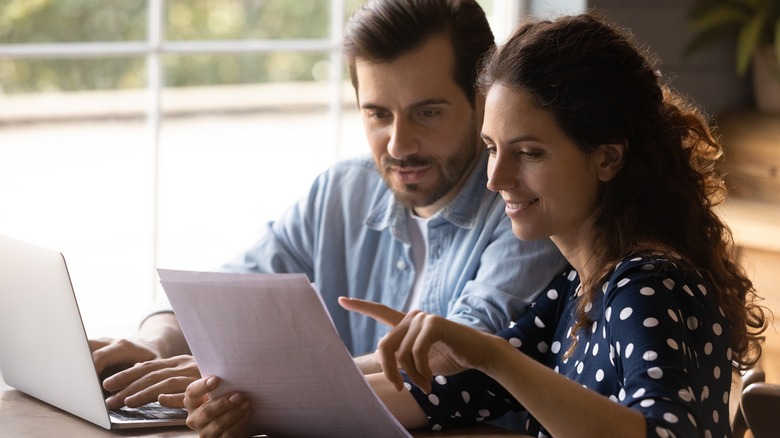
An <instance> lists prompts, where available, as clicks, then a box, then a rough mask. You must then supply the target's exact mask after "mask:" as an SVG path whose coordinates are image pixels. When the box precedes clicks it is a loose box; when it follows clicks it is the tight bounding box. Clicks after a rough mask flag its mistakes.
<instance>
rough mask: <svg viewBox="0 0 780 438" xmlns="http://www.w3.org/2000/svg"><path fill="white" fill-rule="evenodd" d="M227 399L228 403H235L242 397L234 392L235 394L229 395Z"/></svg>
mask: <svg viewBox="0 0 780 438" xmlns="http://www.w3.org/2000/svg"><path fill="white" fill-rule="evenodd" d="M228 400H230V403H233V404H236V403H238V402H240V401H242V400H243V398H242V397H241V394H238V393H236V394H233V395H231V396H230V398H229V399H228Z"/></svg>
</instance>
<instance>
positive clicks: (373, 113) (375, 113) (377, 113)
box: [368, 111, 388, 119]
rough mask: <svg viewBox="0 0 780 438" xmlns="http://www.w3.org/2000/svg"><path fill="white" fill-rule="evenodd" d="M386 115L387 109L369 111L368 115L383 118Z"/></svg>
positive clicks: (373, 117)
mask: <svg viewBox="0 0 780 438" xmlns="http://www.w3.org/2000/svg"><path fill="white" fill-rule="evenodd" d="M387 116H388V113H387V111H370V112H369V113H368V117H370V118H372V119H384V118H386V117H387Z"/></svg>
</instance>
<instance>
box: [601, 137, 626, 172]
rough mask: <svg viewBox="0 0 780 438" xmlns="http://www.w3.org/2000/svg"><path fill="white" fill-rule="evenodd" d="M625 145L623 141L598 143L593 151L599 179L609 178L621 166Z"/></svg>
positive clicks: (623, 159)
mask: <svg viewBox="0 0 780 438" xmlns="http://www.w3.org/2000/svg"><path fill="white" fill-rule="evenodd" d="M626 147H627V146H626V144H625V143H607V144H602V145H600V146H599V148H598V149H597V150H596V152H594V153H593V158H594V164H595V167H596V173H597V175H598V177H599V181H609V180H611V179H612V178H614V177H615V175H617V173H618V171H620V169H622V168H623V162H624V161H625V156H626Z"/></svg>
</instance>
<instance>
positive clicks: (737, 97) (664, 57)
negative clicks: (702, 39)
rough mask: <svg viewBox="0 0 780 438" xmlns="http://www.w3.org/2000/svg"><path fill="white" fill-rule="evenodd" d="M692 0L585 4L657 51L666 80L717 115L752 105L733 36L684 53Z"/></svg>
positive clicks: (602, 0)
mask: <svg viewBox="0 0 780 438" xmlns="http://www.w3.org/2000/svg"><path fill="white" fill-rule="evenodd" d="M693 2H694V0H588V7H589V8H590V9H591V10H593V11H595V12H598V13H600V14H602V15H604V16H606V17H607V18H609V19H610V20H611V21H613V22H615V23H617V24H618V25H620V26H623V27H626V28H629V29H630V30H631V31H632V33H633V34H634V36H635V38H636V39H637V40H638V41H639V42H640V43H642V44H646V45H647V46H648V47H649V49H650V50H651V51H653V52H655V53H657V54H658V55H660V57H661V61H662V62H661V64H660V69H661V72H662V74H663V75H664V76H665V78H666V79H667V80H670V84H671V85H672V86H673V87H674V88H675V89H677V90H678V91H680V92H682V93H683V94H687V95H688V96H689V97H690V98H692V99H693V100H694V101H695V102H696V103H697V104H698V105H699V106H700V107H702V108H703V109H704V110H705V111H706V112H707V113H708V114H709V115H711V116H713V117H717V115H718V114H721V113H723V112H725V111H728V110H731V109H735V108H745V107H752V105H753V97H752V94H751V89H750V87H751V82H750V80H749V74H748V75H746V76H745V77H738V76H737V74H736V67H735V60H734V42H733V41H723V42H722V43H719V44H717V45H713V46H708V47H706V48H703V49H702V50H701V51H698V52H696V53H693V54H691V55H690V56H684V55H683V50H684V48H685V46H686V44H687V43H688V41H689V37H690V31H689V29H688V23H687V21H686V17H687V13H688V9H689V8H690V6H691V5H692V4H693Z"/></svg>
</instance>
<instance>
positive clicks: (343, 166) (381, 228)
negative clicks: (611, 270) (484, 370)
mask: <svg viewBox="0 0 780 438" xmlns="http://www.w3.org/2000/svg"><path fill="white" fill-rule="evenodd" d="M486 169H487V154H483V155H482V157H481V159H480V161H479V163H478V165H477V166H476V167H475V170H474V171H473V172H472V174H471V175H470V176H469V178H468V180H467V181H466V183H465V184H464V186H463V188H462V189H461V191H460V193H459V194H458V195H457V196H456V197H455V198H454V199H453V200H452V202H450V204H449V205H447V206H446V207H445V208H444V209H443V211H441V212H440V214H438V215H437V216H436V217H435V218H433V219H432V220H430V221H429V222H428V253H427V258H428V260H427V261H428V264H427V267H426V272H425V276H424V280H423V281H424V284H423V293H422V296H421V299H420V304H419V307H420V309H421V310H423V311H426V312H429V313H435V314H439V315H446V316H447V317H448V318H450V319H453V320H455V321H458V322H461V323H464V324H467V325H470V326H472V327H476V328H479V329H482V330H486V331H490V332H496V331H498V330H500V329H503V328H505V327H507V326H508V325H509V322H510V321H513V320H515V319H516V318H517V317H518V316H519V315H520V314H521V313H522V312H523V311H524V310H525V309H526V307H527V306H528V305H529V304H530V303H531V302H532V301H533V299H534V297H535V296H536V295H537V293H539V292H541V290H542V289H543V288H544V287H545V286H547V284H549V283H550V281H551V280H552V278H553V277H554V276H555V275H556V274H558V273H560V272H561V270H562V269H563V268H564V266H566V262H565V259H564V258H563V256H562V255H561V254H560V253H559V252H558V250H557V248H556V247H555V246H554V245H553V244H552V242H551V241H550V240H549V239H544V240H538V241H528V242H521V241H520V240H518V239H517V238H516V237H515V236H514V234H513V233H512V227H511V223H510V221H509V218H508V217H507V216H506V215H505V214H504V206H505V204H504V201H503V200H502V199H501V197H500V196H499V195H498V194H496V193H493V192H491V191H489V190H487V188H486V183H487V170H486ZM410 220H411V219H410V217H409V214H408V212H407V209H406V208H405V207H403V206H402V205H401V204H400V203H398V202H396V200H395V197H394V196H393V193H392V191H390V189H389V188H388V187H387V185H386V184H385V182H384V180H383V179H382V177H381V176H380V174H379V173H378V172H377V170H376V168H375V167H374V162H373V160H372V159H371V158H370V157H365V158H360V159H353V160H348V161H343V162H341V163H338V164H336V165H334V166H333V167H331V168H330V169H329V170H327V171H326V172H324V173H323V174H321V175H320V176H319V177H318V178H317V179H316V180H315V181H314V184H313V185H312V187H311V190H310V191H309V193H308V195H307V196H305V197H304V198H302V199H300V200H299V201H298V202H297V203H296V204H295V205H293V206H292V207H291V208H290V209H289V210H287V211H286V212H285V213H284V215H283V216H282V217H281V218H280V219H279V220H277V221H273V222H270V223H268V225H267V229H266V230H265V232H264V233H263V234H262V237H261V238H260V240H259V241H257V242H256V243H255V244H254V245H253V246H252V247H250V248H249V249H248V250H247V251H246V252H245V253H244V254H242V255H241V256H240V257H238V258H237V259H235V260H234V261H232V262H230V263H227V264H226V265H224V266H223V270H225V271H230V272H279V273H281V272H295V273H304V274H306V275H307V276H308V278H309V280H310V281H312V282H313V283H314V284H315V285H316V286H317V288H318V289H319V291H320V293H321V294H322V298H323V300H324V302H325V305H326V306H327V308H328V311H329V312H330V314H331V316H332V318H333V322H334V323H335V325H336V329H337V330H338V332H339V335H340V336H341V339H342V340H343V341H344V343H345V345H346V346H347V348H348V349H349V350H350V352H351V353H352V354H353V355H362V354H365V353H369V352H372V351H374V350H375V348H376V343H377V341H378V340H379V338H381V337H382V336H383V335H384V334H385V333H386V332H387V331H388V328H387V327H386V326H384V325H383V324H381V323H377V322H375V321H374V320H372V319H370V318H367V317H365V316H362V315H359V314H355V313H349V312H347V311H346V310H344V309H343V308H341V306H339V304H338V302H337V298H338V297H339V296H342V295H345V296H350V297H357V298H362V299H367V300H371V301H377V302H380V303H384V304H385V305H387V306H390V307H392V308H396V309H400V308H402V307H403V306H404V305H405V303H407V300H408V298H409V295H410V294H411V293H412V288H413V286H414V279H415V272H414V269H415V268H414V263H413V261H412V255H411V246H410V237H409V230H408V227H409V226H410V224H409V223H408V222H409V221H410Z"/></svg>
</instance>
